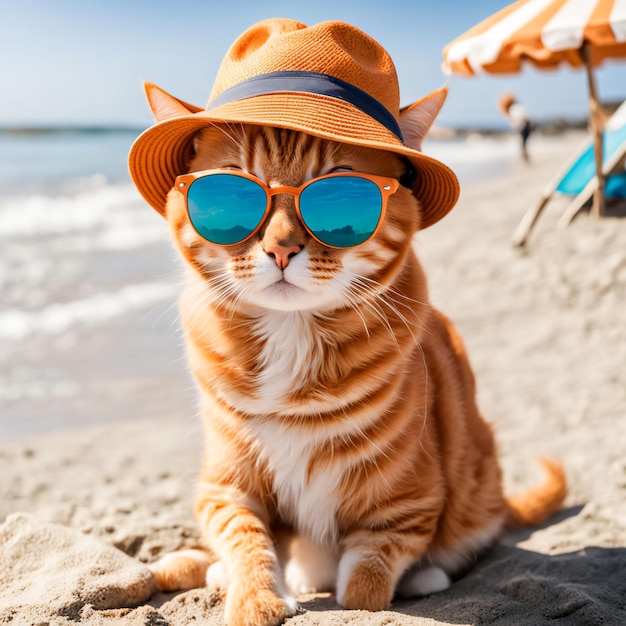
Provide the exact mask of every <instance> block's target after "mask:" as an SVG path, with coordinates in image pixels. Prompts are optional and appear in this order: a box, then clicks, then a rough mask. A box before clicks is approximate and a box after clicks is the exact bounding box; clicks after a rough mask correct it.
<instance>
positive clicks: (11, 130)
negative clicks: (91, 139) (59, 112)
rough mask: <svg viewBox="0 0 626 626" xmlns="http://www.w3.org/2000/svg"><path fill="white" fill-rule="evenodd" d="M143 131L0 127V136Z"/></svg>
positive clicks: (135, 130) (132, 128) (133, 129)
mask: <svg viewBox="0 0 626 626" xmlns="http://www.w3.org/2000/svg"><path fill="white" fill-rule="evenodd" d="M144 130H145V128H144V127H141V126H69V125H68V126H0V135H9V136H12V137H21V136H31V135H98V134H102V135H104V134H112V133H135V134H137V135H139V134H140V133H142V132H143V131H144Z"/></svg>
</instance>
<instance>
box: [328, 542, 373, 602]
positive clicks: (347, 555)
mask: <svg viewBox="0 0 626 626" xmlns="http://www.w3.org/2000/svg"><path fill="white" fill-rule="evenodd" d="M365 553H366V552H365V550H348V551H347V552H344V554H343V556H342V557H341V560H340V561H339V569H338V570H337V591H336V594H335V595H336V596H337V602H338V603H339V604H341V605H342V606H343V603H344V598H345V597H346V589H347V588H348V582H350V578H352V573H353V572H354V569H355V568H356V566H357V565H358V564H359V562H360V561H361V559H362V558H363V556H364V555H365Z"/></svg>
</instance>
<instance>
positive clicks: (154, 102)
mask: <svg viewBox="0 0 626 626" xmlns="http://www.w3.org/2000/svg"><path fill="white" fill-rule="evenodd" d="M143 87H144V89H145V90H146V98H148V104H149V105H150V110H151V111H152V115H154V119H155V120H156V121H157V122H162V121H163V120H169V119H170V118H172V117H181V116H182V115H189V114H190V113H198V111H202V110H203V109H202V107H197V106H195V105H193V104H188V103H187V102H183V101H182V100H179V99H178V98H174V96H171V95H170V94H169V93H167V91H164V90H163V89H161V88H160V87H157V86H156V85H153V84H152V83H148V82H145V83H144V84H143Z"/></svg>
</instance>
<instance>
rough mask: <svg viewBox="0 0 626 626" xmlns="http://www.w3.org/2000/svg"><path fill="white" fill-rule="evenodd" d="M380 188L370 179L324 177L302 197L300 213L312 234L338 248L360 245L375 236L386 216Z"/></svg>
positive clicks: (308, 188) (306, 189) (304, 191)
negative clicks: (379, 224) (373, 234)
mask: <svg viewBox="0 0 626 626" xmlns="http://www.w3.org/2000/svg"><path fill="white" fill-rule="evenodd" d="M382 207H383V201H382V195H381V192H380V189H379V188H378V186H377V185H376V184H375V183H373V182H372V181H371V180H368V179H366V178H358V177H356V176H337V177H336V178H323V179H322V180H318V181H316V182H314V183H312V184H311V185H309V186H308V187H306V188H305V189H304V190H303V192H302V194H301V195H300V213H301V214H302V219H303V221H304V223H305V224H306V225H307V227H308V228H309V229H310V230H311V232H312V233H313V234H314V235H315V236H316V237H317V238H318V239H319V240H320V241H322V242H323V243H326V244H328V245H329V246H335V247H336V248H350V247H352V246H358V245H359V244H361V243H363V242H364V241H366V240H367V239H368V238H369V237H371V236H372V233H373V232H374V231H375V230H376V227H377V226H378V222H379V221H380V216H381V214H382Z"/></svg>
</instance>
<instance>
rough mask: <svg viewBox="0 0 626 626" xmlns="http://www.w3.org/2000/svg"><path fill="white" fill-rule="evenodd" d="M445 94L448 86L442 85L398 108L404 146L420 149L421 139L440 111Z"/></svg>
mask: <svg viewBox="0 0 626 626" xmlns="http://www.w3.org/2000/svg"><path fill="white" fill-rule="evenodd" d="M447 95H448V87H447V86H446V87H442V88H441V89H437V91H433V92H432V93H431V94H429V95H428V96H426V97H425V98H422V99H421V100H418V101H417V102H414V103H413V104H410V105H409V106H406V107H404V108H403V109H401V110H400V130H401V131H402V137H403V138H404V144H405V145H406V146H408V147H409V148H413V150H421V149H422V141H423V140H424V137H426V135H427V133H428V131H429V130H430V127H431V126H432V125H433V122H434V121H435V118H436V117H437V115H438V114H439V111H441V107H442V106H443V103H444V102H445V101H446V96H447Z"/></svg>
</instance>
